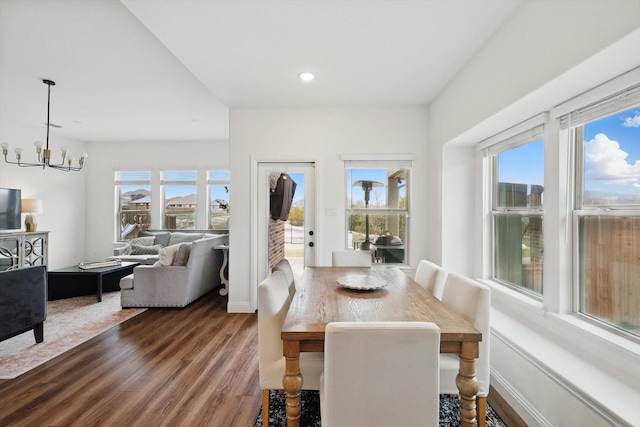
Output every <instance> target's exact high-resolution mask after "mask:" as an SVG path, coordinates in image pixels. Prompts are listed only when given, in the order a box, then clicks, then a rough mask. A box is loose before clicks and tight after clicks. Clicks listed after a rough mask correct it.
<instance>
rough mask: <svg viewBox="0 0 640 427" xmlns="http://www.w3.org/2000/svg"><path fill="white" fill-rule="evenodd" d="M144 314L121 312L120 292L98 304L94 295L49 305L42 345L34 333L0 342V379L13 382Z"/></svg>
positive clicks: (140, 310)
mask: <svg viewBox="0 0 640 427" xmlns="http://www.w3.org/2000/svg"><path fill="white" fill-rule="evenodd" d="M145 310H146V309H144V308H142V309H139V308H128V309H126V310H123V309H122V307H121V306H120V292H106V293H104V294H102V302H100V303H99V302H97V301H96V296H95V295H88V296H82V297H75V298H66V299H61V300H56V301H49V302H47V320H45V322H44V342H42V343H40V344H36V341H35V338H34V336H33V331H29V332H25V333H23V334H20V335H18V336H15V337H13V338H10V339H8V340H6V341H2V342H0V379H11V378H15V377H17V376H19V375H21V374H23V373H25V372H27V371H29V370H30V369H33V368H35V367H36V366H38V365H41V364H42V363H44V362H46V361H48V360H51V359H53V358H54V357H56V356H58V355H59V354H62V353H64V352H65V351H67V350H70V349H72V348H73V347H75V346H77V345H79V344H82V343H83V342H85V341H87V340H89V339H91V338H93V337H95V336H96V335H98V334H100V333H101V332H104V331H106V330H107V329H109V328H111V327H113V326H115V325H118V324H120V323H122V322H124V321H125V320H127V319H130V318H132V317H134V316H136V315H138V314H140V313H142V312H143V311H145Z"/></svg>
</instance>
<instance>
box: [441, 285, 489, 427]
mask: <svg viewBox="0 0 640 427" xmlns="http://www.w3.org/2000/svg"><path fill="white" fill-rule="evenodd" d="M442 302H443V303H444V304H445V305H446V306H447V307H449V308H451V309H452V310H454V311H455V312H456V313H458V314H459V315H461V316H462V317H464V318H465V319H467V321H468V322H469V323H471V324H472V325H473V327H474V328H476V329H477V330H478V331H480V332H482V341H481V342H480V345H479V357H478V359H476V361H475V367H476V379H477V380H478V383H479V386H480V389H479V390H478V395H477V399H476V401H477V407H478V425H479V426H484V425H486V420H487V395H488V394H489V337H490V333H491V331H490V313H491V290H490V289H489V287H488V286H485V285H483V284H481V283H479V282H477V281H476V280H472V279H470V278H468V277H465V276H462V275H460V274H455V273H449V274H448V275H447V280H446V283H445V286H444V292H443V294H442ZM459 369H460V359H459V357H458V356H457V355H453V354H441V355H440V393H442V394H458V387H457V386H456V376H457V375H458V371H459Z"/></svg>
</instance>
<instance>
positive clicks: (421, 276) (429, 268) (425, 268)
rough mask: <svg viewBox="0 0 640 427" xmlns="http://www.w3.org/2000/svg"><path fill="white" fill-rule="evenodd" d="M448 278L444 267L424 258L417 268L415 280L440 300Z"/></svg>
mask: <svg viewBox="0 0 640 427" xmlns="http://www.w3.org/2000/svg"><path fill="white" fill-rule="evenodd" d="M446 279H447V272H446V271H445V269H444V268H442V267H440V266H439V265H437V264H434V263H432V262H431V261H427V260H426V259H423V260H422V261H420V262H419V263H418V268H417V269H416V277H415V281H416V282H418V284H419V285H420V286H422V287H423V288H425V289H426V290H428V291H429V292H431V293H432V294H433V296H434V297H436V298H438V299H439V300H441V299H442V291H443V290H444V284H445V280H446Z"/></svg>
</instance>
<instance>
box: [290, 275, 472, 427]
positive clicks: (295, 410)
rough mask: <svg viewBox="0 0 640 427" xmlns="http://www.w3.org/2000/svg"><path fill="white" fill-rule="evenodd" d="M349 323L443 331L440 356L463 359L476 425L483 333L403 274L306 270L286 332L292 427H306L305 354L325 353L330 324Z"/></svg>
mask: <svg viewBox="0 0 640 427" xmlns="http://www.w3.org/2000/svg"><path fill="white" fill-rule="evenodd" d="M346 321H360V322H367V321H416V322H417V321H421V322H433V323H435V324H436V325H438V327H440V352H441V353H454V354H458V355H459V357H460V370H459V373H458V376H457V378H456V385H457V387H458V390H459V391H460V423H461V425H462V426H473V425H476V416H477V412H476V394H477V393H478V381H477V380H476V377H475V359H477V358H478V344H479V342H480V341H481V340H482V333H481V332H479V331H478V330H476V329H475V328H474V327H473V326H472V325H471V324H470V323H469V322H467V321H466V320H465V319H464V318H463V317H461V316H460V315H458V314H457V313H455V312H454V311H452V310H450V309H449V308H448V307H447V306H446V305H444V304H443V303H442V302H441V301H439V300H438V299H437V298H435V297H434V296H433V295H432V294H431V293H430V292H428V291H427V290H425V289H424V288H422V287H421V286H420V285H418V284H417V283H416V282H415V281H414V280H413V279H411V278H410V277H409V276H407V275H406V274H405V273H404V272H403V271H402V270H400V269H399V268H388V267H380V268H378V267H371V268H369V267H306V268H305V269H304V271H303V273H302V277H301V279H300V280H299V281H298V282H297V283H296V293H295V295H294V297H293V300H292V301H291V305H290V307H289V312H288V313H287V317H286V319H285V321H284V325H283V326H282V343H283V352H284V356H285V359H286V368H285V375H284V377H283V379H282V385H283V388H284V390H285V391H286V395H287V402H286V411H287V425H288V426H289V427H291V426H295V427H298V426H299V425H300V413H301V403H300V390H301V389H302V387H303V381H304V379H303V378H302V374H301V373H300V363H299V362H300V353H301V352H324V332H325V328H326V326H327V323H329V322H346ZM399 362H401V361H400V360H399ZM372 375H375V373H372ZM390 410H392V408H390Z"/></svg>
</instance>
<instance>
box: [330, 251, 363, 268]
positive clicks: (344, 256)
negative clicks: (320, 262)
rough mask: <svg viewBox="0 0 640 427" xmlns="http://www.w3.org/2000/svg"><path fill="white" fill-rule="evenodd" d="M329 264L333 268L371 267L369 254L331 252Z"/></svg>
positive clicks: (361, 252)
mask: <svg viewBox="0 0 640 427" xmlns="http://www.w3.org/2000/svg"><path fill="white" fill-rule="evenodd" d="M331 263H332V265H333V266H334V267H371V264H372V263H371V252H370V251H356V250H353V251H333V252H332V254H331Z"/></svg>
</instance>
